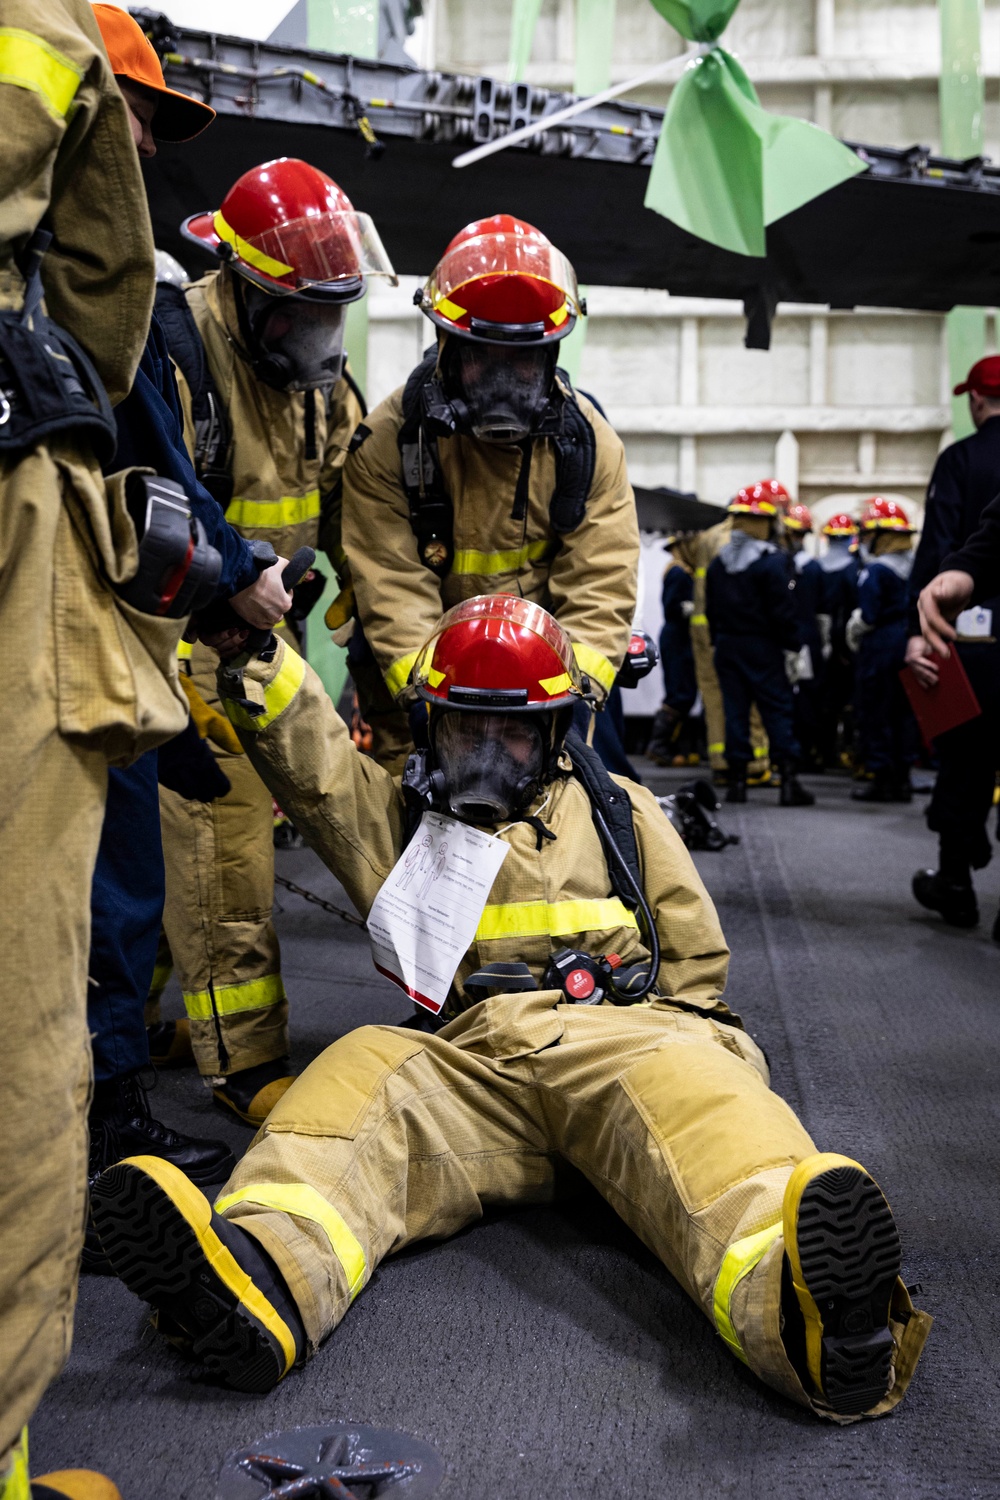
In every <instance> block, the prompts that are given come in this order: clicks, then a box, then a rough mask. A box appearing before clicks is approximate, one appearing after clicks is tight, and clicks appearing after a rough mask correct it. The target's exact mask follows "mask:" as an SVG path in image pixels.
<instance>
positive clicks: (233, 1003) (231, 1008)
mask: <svg viewBox="0 0 1000 1500" xmlns="http://www.w3.org/2000/svg"><path fill="white" fill-rule="evenodd" d="M284 998H285V983H284V980H283V979H282V977H281V975H280V974H265V975H264V976H263V978H261V979H246V980H244V982H243V983H242V984H217V985H216V986H215V1005H214V1007H213V1005H212V991H211V990H191V991H188V990H185V991H184V1007H185V1009H186V1010H187V1013H188V1015H189V1016H190V1018H191V1020H192V1021H211V1020H212V1018H213V1016H216V1015H219V1016H234V1015H238V1014H239V1012H240V1011H243V1010H266V1009H267V1007H268V1006H270V1005H280V1003H281V1001H282V1000H284Z"/></svg>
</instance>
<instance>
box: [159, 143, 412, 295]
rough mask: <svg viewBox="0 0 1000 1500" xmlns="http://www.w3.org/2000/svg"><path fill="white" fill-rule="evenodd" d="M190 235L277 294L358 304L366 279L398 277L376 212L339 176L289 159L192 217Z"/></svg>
mask: <svg viewBox="0 0 1000 1500" xmlns="http://www.w3.org/2000/svg"><path fill="white" fill-rule="evenodd" d="M181 231H182V233H183V234H184V235H185V236H186V237H187V238H188V239H189V240H192V241H193V242H194V243H195V244H197V245H201V247H202V248H203V249H209V250H214V252H215V254H216V255H217V256H218V257H219V259H220V260H224V261H227V262H228V264H229V265H230V266H231V267H232V269H233V270H234V271H238V272H239V274H240V275H241V276H244V277H246V279H247V280H248V281H252V282H254V283H255V284H256V285H257V286H259V287H262V288H263V290H264V291H265V292H273V293H275V294H277V295H281V294H282V293H289V292H299V293H304V294H305V295H306V296H309V295H310V294H311V295H312V296H314V297H316V298H318V299H320V300H323V301H327V300H329V301H336V302H354V301H356V300H357V298H358V297H362V296H364V290H365V283H364V277H366V276H386V277H388V279H389V280H390V281H391V282H392V283H393V285H395V284H396V273H395V272H394V271H393V269H392V263H391V262H390V260H389V257H388V255H386V253H385V250H384V249H383V246H382V241H381V240H380V239H379V237H378V231H377V230H376V228H375V225H374V224H373V223H372V221H371V219H370V218H369V216H368V214H361V213H358V212H357V211H356V210H355V208H354V205H353V204H352V203H351V200H350V198H348V196H347V194H346V193H345V192H344V191H343V190H342V189H341V188H339V187H338V186H337V184H336V183H335V182H334V180H333V178H332V177H328V176H327V175H326V173H325V172H321V171H320V170H319V168H318V167H311V166H310V165H309V163H308V162H305V161H299V160H297V159H296V158H295V157H288V156H282V157H279V158H278V160H277V161H268V162H264V163H263V165H262V166H259V167H252V168H251V169H250V171H249V172H244V173H243V176H242V177H240V178H238V179H237V181H236V182H234V183H233V186H232V187H231V188H230V189H229V192H228V193H227V194H226V196H225V198H224V199H223V201H222V207H221V208H219V209H217V210H216V211H215V213H200V214H192V216H191V217H190V218H189V219H185V220H184V223H183V224H182V225H181Z"/></svg>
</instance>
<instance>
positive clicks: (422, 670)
mask: <svg viewBox="0 0 1000 1500" xmlns="http://www.w3.org/2000/svg"><path fill="white" fill-rule="evenodd" d="M413 685H414V687H415V688H416V690H417V693H418V694H419V696H420V697H421V698H423V700H424V702H425V703H430V704H432V705H433V704H442V705H446V706H447V707H448V708H470V709H478V710H479V711H480V712H482V711H483V710H484V709H494V710H496V709H502V710H503V711H505V712H507V713H534V712H538V711H540V710H552V709H560V708H566V707H568V706H569V705H570V704H572V703H575V702H576V701H577V700H578V699H579V697H580V696H581V687H580V673H579V669H578V667H577V665H576V659H575V657H574V655H573V646H572V643H571V642H570V638H569V636H568V635H567V634H566V632H565V630H563V628H562V626H561V625H560V624H559V623H558V622H557V621H556V620H554V619H553V618H552V616H551V615H550V614H549V613H548V611H547V610H544V609H542V607H541V605H538V604H532V603H530V602H529V600H527V599H521V598H518V597H517V596H516V595H514V594H480V595H478V596H477V597H476V598H475V599H466V600H465V602H464V603H462V604H456V605H455V607H454V609H450V610H449V611H448V613H447V614H445V615H442V617H441V619H440V620H439V621H438V624H437V627H436V628H435V630H434V633H433V635H432V636H430V638H429V639H428V640H427V641H426V642H425V643H424V645H423V647H422V648H421V651H420V654H419V655H418V657H417V660H416V664H415V666H414V668H413Z"/></svg>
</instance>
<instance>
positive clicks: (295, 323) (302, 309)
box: [230, 276, 361, 391]
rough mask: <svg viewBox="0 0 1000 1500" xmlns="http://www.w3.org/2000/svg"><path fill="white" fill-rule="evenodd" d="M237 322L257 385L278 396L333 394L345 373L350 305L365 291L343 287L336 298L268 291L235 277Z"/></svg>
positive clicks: (314, 293)
mask: <svg viewBox="0 0 1000 1500" xmlns="http://www.w3.org/2000/svg"><path fill="white" fill-rule="evenodd" d="M230 284H231V286H232V291H233V300H234V302H235V304H236V318H237V321H238V323H239V329H240V338H241V340H242V343H243V347H244V349H245V351H246V356H247V359H248V362H249V365H250V368H251V369H252V370H253V373H254V374H255V375H256V376H257V378H258V380H261V381H263V383H264V384H265V385H269V386H270V387H271V389H272V390H276V391H311V390H317V389H319V390H323V389H327V390H329V389H330V388H332V387H333V386H335V385H336V383H337V381H338V380H339V379H340V377H341V375H342V374H343V371H344V332H345V329H346V326H347V304H348V302H351V301H354V300H355V296H356V295H357V294H358V292H359V291H360V288H361V281H360V278H359V279H358V282H357V286H356V287H355V288H352V287H350V285H349V284H344V283H341V284H339V286H338V295H337V296H336V297H331V296H329V295H321V294H320V293H319V290H318V289H314V290H313V292H312V294H310V293H309V292H285V293H282V292H269V291H265V290H264V289H263V288H262V287H259V286H256V285H254V283H253V282H250V281H246V280H244V278H243V277H242V276H231V277H230Z"/></svg>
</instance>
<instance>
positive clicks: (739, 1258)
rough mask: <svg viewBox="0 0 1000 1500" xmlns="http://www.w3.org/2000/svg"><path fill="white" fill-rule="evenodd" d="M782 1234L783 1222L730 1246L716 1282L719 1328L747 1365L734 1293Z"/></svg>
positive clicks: (714, 1299)
mask: <svg viewBox="0 0 1000 1500" xmlns="http://www.w3.org/2000/svg"><path fill="white" fill-rule="evenodd" d="M780 1233H781V1221H780V1220H779V1221H778V1223H777V1224H769V1225H768V1227H767V1228H766V1229H760V1230H758V1231H757V1233H756V1234H748V1235H747V1237H746V1238H745V1239H742V1240H737V1241H736V1242H735V1244H732V1245H730V1247H729V1249H728V1250H727V1251H726V1253H725V1255H724V1256H723V1258H722V1266H721V1269H720V1271H719V1275H718V1279H717V1280H716V1283H715V1292H714V1294H713V1297H712V1304H713V1311H714V1312H715V1326H716V1328H717V1329H718V1330H719V1332H720V1333H721V1335H722V1337H723V1339H724V1340H725V1342H726V1343H727V1344H728V1345H729V1347H730V1349H731V1350H732V1351H733V1353H734V1354H735V1355H736V1358H737V1359H741V1360H742V1361H743V1363H744V1364H746V1363H747V1357H746V1355H745V1354H744V1353H743V1347H742V1345H741V1344H740V1341H739V1339H738V1338H737V1337H736V1329H735V1328H734V1327H733V1319H732V1312H731V1309H732V1304H733V1293H734V1292H735V1290H736V1288H737V1287H738V1286H739V1284H740V1282H741V1281H742V1280H743V1278H744V1276H746V1275H747V1274H748V1273H749V1272H750V1271H752V1270H753V1268H754V1266H755V1265H757V1263H758V1262H759V1261H761V1260H763V1258H764V1256H765V1255H766V1254H767V1252H768V1250H770V1248H771V1246H772V1245H773V1244H774V1242H775V1240H776V1239H777V1238H778V1236H779V1234H780Z"/></svg>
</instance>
